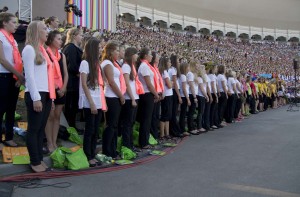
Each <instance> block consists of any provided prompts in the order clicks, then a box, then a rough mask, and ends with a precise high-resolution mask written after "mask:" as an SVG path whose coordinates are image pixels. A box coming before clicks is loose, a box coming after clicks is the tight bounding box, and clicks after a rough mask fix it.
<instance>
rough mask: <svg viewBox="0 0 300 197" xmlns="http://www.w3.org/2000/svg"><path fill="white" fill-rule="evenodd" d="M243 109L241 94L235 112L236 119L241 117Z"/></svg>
mask: <svg viewBox="0 0 300 197" xmlns="http://www.w3.org/2000/svg"><path fill="white" fill-rule="evenodd" d="M241 108H242V99H241V94H239V98H237V100H236V107H235V110H234V118H238V117H239V112H240V110H241Z"/></svg>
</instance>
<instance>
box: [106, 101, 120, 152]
mask: <svg viewBox="0 0 300 197" xmlns="http://www.w3.org/2000/svg"><path fill="white" fill-rule="evenodd" d="M105 99H106V104H107V108H108V109H107V112H106V128H105V129H104V131H103V136H102V140H103V144H102V152H103V154H105V155H106V156H110V157H112V158H115V157H117V142H118V122H119V117H120V113H121V103H120V99H119V98H108V97H106V98H105Z"/></svg>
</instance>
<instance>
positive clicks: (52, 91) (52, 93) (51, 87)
mask: <svg viewBox="0 0 300 197" xmlns="http://www.w3.org/2000/svg"><path fill="white" fill-rule="evenodd" d="M40 51H41V52H42V54H43V57H44V58H45V60H46V62H47V69H48V89H49V94H50V99H55V98H56V95H55V84H54V74H53V64H52V62H51V60H50V58H49V56H48V53H47V52H46V49H45V48H44V46H42V45H40Z"/></svg>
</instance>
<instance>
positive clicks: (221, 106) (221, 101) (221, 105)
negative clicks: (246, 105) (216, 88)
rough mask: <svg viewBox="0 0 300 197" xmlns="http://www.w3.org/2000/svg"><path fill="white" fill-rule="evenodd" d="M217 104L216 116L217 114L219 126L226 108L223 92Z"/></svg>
mask: <svg viewBox="0 0 300 197" xmlns="http://www.w3.org/2000/svg"><path fill="white" fill-rule="evenodd" d="M220 94H221V96H220V97H219V104H218V114H219V124H221V123H222V121H223V120H224V114H225V110H226V107H227V98H226V94H225V93H224V92H221V93H220Z"/></svg>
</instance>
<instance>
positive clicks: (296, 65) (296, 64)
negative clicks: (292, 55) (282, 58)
mask: <svg viewBox="0 0 300 197" xmlns="http://www.w3.org/2000/svg"><path fill="white" fill-rule="evenodd" d="M298 69H299V64H298V61H297V60H296V59H294V70H298Z"/></svg>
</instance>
